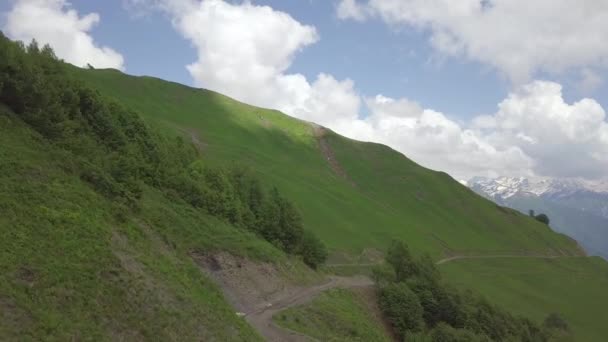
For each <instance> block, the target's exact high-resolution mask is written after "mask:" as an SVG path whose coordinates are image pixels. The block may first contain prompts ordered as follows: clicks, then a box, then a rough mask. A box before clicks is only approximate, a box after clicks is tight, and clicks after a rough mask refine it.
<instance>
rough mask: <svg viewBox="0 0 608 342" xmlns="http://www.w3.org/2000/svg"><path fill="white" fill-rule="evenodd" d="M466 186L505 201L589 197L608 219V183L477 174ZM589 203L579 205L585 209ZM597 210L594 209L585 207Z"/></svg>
mask: <svg viewBox="0 0 608 342" xmlns="http://www.w3.org/2000/svg"><path fill="white" fill-rule="evenodd" d="M466 185H467V186H469V187H470V188H471V189H473V190H475V191H476V192H478V193H480V194H482V195H484V196H485V197H489V198H491V199H493V200H497V201H504V200H506V199H508V198H511V197H513V196H537V197H543V198H549V199H554V200H557V199H560V198H563V199H568V198H572V197H577V198H579V199H580V198H581V197H588V198H592V199H594V200H597V201H598V202H599V203H597V204H599V205H596V207H597V208H595V209H597V211H598V214H600V215H602V216H604V217H606V218H608V182H605V181H599V182H590V181H583V180H572V179H555V178H554V179H536V180H532V179H528V178H524V177H498V178H484V177H473V178H471V179H470V180H469V181H467V182H466ZM584 202H585V203H579V204H581V205H580V206H579V205H575V206H576V207H579V208H580V209H583V207H584V204H589V203H586V202H589V201H584ZM585 209H586V210H593V209H592V208H585Z"/></svg>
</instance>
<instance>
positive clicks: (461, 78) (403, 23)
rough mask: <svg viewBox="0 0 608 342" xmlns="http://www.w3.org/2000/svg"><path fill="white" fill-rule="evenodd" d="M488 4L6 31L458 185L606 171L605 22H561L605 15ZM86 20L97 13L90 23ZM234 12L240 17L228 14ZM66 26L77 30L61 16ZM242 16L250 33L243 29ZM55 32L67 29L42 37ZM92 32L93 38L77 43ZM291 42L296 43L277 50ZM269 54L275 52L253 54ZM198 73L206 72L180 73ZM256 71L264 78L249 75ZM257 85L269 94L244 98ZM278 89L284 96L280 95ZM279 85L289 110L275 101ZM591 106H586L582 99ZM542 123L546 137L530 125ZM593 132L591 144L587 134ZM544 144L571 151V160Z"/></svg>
mask: <svg viewBox="0 0 608 342" xmlns="http://www.w3.org/2000/svg"><path fill="white" fill-rule="evenodd" d="M484 3H485V4H486V7H484V6H482V5H481V4H482V2H480V1H476V0H463V1H462V2H459V3H458V4H456V3H454V2H449V1H443V0H437V1H420V0H403V1H398V0H378V1H375V2H373V3H372V2H367V1H364V0H358V1H354V0H335V1H329V0H323V1H322V0H309V1H301V0H290V1H285V0H258V1H256V0H252V1H251V2H250V3H244V2H242V1H226V2H224V1H221V0H204V1H200V0H123V1H119V0H112V1H86V0H72V1H70V2H69V3H68V2H67V1H64V0H13V1H8V2H2V4H0V11H1V12H2V13H3V17H2V23H0V24H1V25H0V26H1V27H2V28H3V31H5V33H7V34H8V35H9V37H11V38H14V39H30V38H36V39H38V40H39V41H41V42H43V43H45V42H48V43H51V45H53V46H55V48H56V51H57V54H58V55H59V56H60V57H62V58H64V59H66V61H69V62H72V63H74V64H79V63H81V61H84V60H87V61H88V60H91V61H95V62H94V63H91V64H93V65H96V64H97V65H102V66H103V64H104V63H108V65H109V66H119V67H122V69H123V70H124V71H125V72H127V73H129V74H135V75H152V76H156V77H160V78H163V79H167V80H171V81H176V82H179V83H184V84H187V85H192V86H203V87H209V88H211V89H214V90H218V91H221V92H224V93H227V95H230V96H233V97H235V98H237V99H239V100H243V101H245V102H250V103H252V104H255V105H261V106H266V107H274V108H277V109H280V110H283V111H285V112H287V113H288V114H290V115H293V116H296V117H300V118H303V119H307V120H312V121H317V122H320V123H321V124H324V125H327V126H329V127H330V128H332V129H335V130H337V131H338V132H340V133H342V134H345V135H347V136H350V137H353V138H357V139H361V140H370V141H378V142H382V143H385V144H388V145H390V146H392V147H394V148H396V149H397V150H399V151H401V152H403V153H404V154H406V155H408V156H410V157H412V158H413V159H415V160H417V161H419V162H420V163H422V164H423V165H425V166H428V167H431V168H435V169H442V170H445V171H448V172H450V173H451V174H452V175H454V176H455V177H457V178H468V177H470V176H474V175H477V174H482V175H491V176H497V175H528V176H538V177H578V178H598V177H600V174H601V173H602V172H603V170H602V168H603V167H605V166H608V161H607V160H606V159H605V158H604V157H602V156H601V154H602V153H604V152H607V151H608V126H606V120H605V115H604V111H603V109H604V108H605V107H606V102H605V101H606V100H605V99H606V96H605V95H606V94H607V92H608V88H607V87H606V85H605V83H604V82H603V79H604V77H605V71H606V70H605V65H606V61H608V51H607V50H604V49H603V48H601V47H599V46H598V43H597V42H594V41H593V40H590V39H589V37H590V36H593V35H598V37H600V38H601V37H604V36H606V38H608V27H606V25H603V24H601V23H600V24H597V25H596V26H592V25H587V26H589V27H583V28H579V27H577V28H575V27H574V26H572V28H570V26H569V24H568V23H569V22H593V23H595V22H597V21H595V20H593V19H594V18H595V17H594V16H595V15H598V16H601V15H602V14H604V13H608V9H607V8H606V6H605V5H603V4H602V2H601V1H593V0H587V1H586V6H588V7H589V8H591V9H592V10H591V11H578V9H577V8H576V4H573V3H571V2H568V1H566V0H563V1H561V0H559V1H556V2H552V1H548V0H539V1H538V3H536V6H537V8H535V9H530V10H534V11H536V12H538V14H534V15H533V16H532V15H531V14H530V13H531V12H528V11H527V10H526V8H525V7H526V6H525V1H523V0H515V1H510V2H508V1H506V0H494V1H486V2H484ZM516 3H518V4H519V5H520V6H519V7H515V5H517V4H516ZM514 4H515V5H514ZM264 6H267V8H265V7H264ZM543 6H544V7H543ZM568 6H574V7H573V8H568ZM264 8H265V9H264ZM557 10H560V11H561V12H557ZM70 11H72V13H70ZM41 13H42V14H41ZM91 13H94V14H95V15H96V16H97V17H95V18H93V17H90V18H89V17H86V16H87V15H89V14H91ZM235 15H236V16H238V18H240V19H239V20H236V21H233V20H232V19H230V18H233V17H234V16H235ZM70 16H71V19H70V20H72V21H73V23H74V24H73V25H71V24H65V23H64V22H63V18H65V17H70ZM569 16H571V18H569ZM586 16H589V17H586ZM285 17H286V18H287V19H285ZM36 18H43V19H42V20H41V19H36ZM86 18H88V19H87V20H85V19H86ZM556 18H558V19H556ZM79 20H80V21H79ZM560 21H563V22H560ZM242 22H248V23H249V25H253V26H255V27H256V28H255V29H253V30H252V32H247V31H249V30H248V27H246V26H239V25H241V24H242ZM59 23H63V24H61V25H64V24H65V25H67V26H66V27H67V28H66V29H61V30H60V29H56V30H55V31H56V32H55V31H54V30H53V29H49V28H51V27H54V26H55V25H57V27H59V25H60V24H59ZM79 23H80V24H79ZM266 23H269V24H268V25H266ZM471 23H472V24H471ZM264 25H266V26H267V27H264ZM258 26H259V27H258ZM553 26H554V27H553ZM579 26H580V25H579ZM583 26H585V25H583ZM545 28H548V29H547V30H545ZM560 30H565V31H563V32H562V31H560ZM72 31H73V32H72ZM210 32H216V33H218V32H219V33H218V34H224V35H226V44H233V46H236V43H239V42H246V43H247V44H250V45H251V46H250V49H249V50H239V51H241V52H238V51H236V52H234V53H236V54H239V53H241V54H243V59H244V60H238V58H235V57H234V56H233V52H232V50H231V47H230V46H229V45H228V46H221V42H218V41H217V40H214V39H213V37H208V36H207V35H211V33H210ZM240 33H242V35H240ZM252 35H257V36H252ZM83 36H86V37H88V39H90V40H91V42H90V43H87V42H86V41H85V42H84V43H83V39H82V37H83ZM294 37H295V38H294ZM275 39H276V42H275V45H272V44H273V40H275ZM562 40H563V41H562ZM599 41H601V39H599V40H598V42H599ZM604 41H605V40H604ZM65 42H72V43H70V44H68V43H65ZM286 42H292V43H293V44H294V45H293V46H290V47H286V48H285V49H283V47H282V45H280V44H287V43H286ZM551 42H555V43H554V44H552V43H551ZM62 44H64V45H62ZM218 44H220V45H218ZM256 44H257V45H256ZM261 46H265V47H268V46H271V47H274V48H276V49H277V55H278V56H281V57H280V58H279V57H277V58H276V60H275V58H274V56H273V54H272V53H269V52H268V51H261V50H256V49H261ZM102 47H107V48H109V49H111V51H110V52H108V51H107V50H103V49H102ZM102 50H103V51H102ZM243 51H244V52H243ZM249 52H251V53H252V55H251V56H255V58H256V60H255V61H254V62H252V63H251V65H252V66H251V70H249V69H248V66H247V65H246V64H243V63H246V62H247V61H246V59H245V58H247V57H248V56H247V55H246V54H247V53H249ZM213 54H217V55H220V56H221V55H222V54H224V56H223V57H222V58H220V59H219V60H220V61H221V60H222V59H227V60H230V64H226V65H223V64H221V63H220V64H217V62H215V64H213V63H214V62H212V61H210V60H211V59H210V58H208V57H209V56H211V55H213ZM237 57H238V56H237ZM87 58H88V59H87ZM195 64H198V66H199V67H200V68H199V69H196V70H194V69H188V68H187V66H188V65H195ZM257 67H260V68H268V70H270V71H268V70H266V71H264V73H262V74H260V75H256V74H255V72H256V71H254V70H259V68H257ZM222 68H223V70H224V71H226V70H228V71H230V70H234V72H235V73H238V74H240V75H247V76H246V77H248V75H250V74H251V75H253V76H251V79H247V80H246V82H249V83H251V84H252V87H251V88H247V86H246V85H243V84H237V83H238V79H235V78H231V77H228V78H226V74H225V73H224V74H220V73H219V71H218V72H217V74H213V72H215V70H221V69H222ZM320 73H324V76H323V77H319V74H320ZM294 76H295V77H294ZM300 76H303V77H300ZM348 80H350V81H352V82H350V81H348ZM244 82H245V81H244ZM256 82H257V83H256ZM268 82H270V83H268ZM273 87H275V88H276V89H275V88H273ZM256 88H268V89H270V90H269V91H268V92H267V93H266V94H251V92H252V91H254V90H255V89H256ZM284 88H289V89H290V90H289V91H286V93H285V95H281V94H283V93H282V91H284ZM292 88H293V89H292ZM272 89H275V90H276V91H279V92H280V93H279V94H278V95H277V96H282V97H283V98H284V100H280V101H279V100H275V99H272ZM324 94H327V96H324ZM291 97H293V101H292V100H291ZM586 97H589V98H590V101H591V102H592V103H587V102H584V103H582V104H581V103H579V102H577V101H580V100H581V99H583V98H586ZM500 103H502V104H503V105H501V106H500V107H499V104H500ZM539 104H540V105H539ZM546 120H548V121H550V122H549V124H548V125H547V128H546V129H544V130H539V129H537V128H535V127H534V125H537V124H538V123H539V122H545V121H546ZM573 127H574V128H573ZM547 129H549V130H551V131H552V132H553V131H554V133H552V134H547V132H545V131H546V130H547ZM590 130H591V131H590ZM588 131H589V135H592V136H593V137H594V138H593V139H586V140H585V139H581V138H580V137H581V135H586V134H587V132H588ZM583 140H585V141H583ZM551 144H554V145H555V146H562V147H561V148H563V146H566V149H565V151H563V153H564V154H563V158H562V157H561V156H560V155H556V153H555V148H553V150H552V149H551V148H550V147H551ZM541 145H542V146H545V148H540V147H539V146H541ZM581 153H582V154H583V156H581ZM572 158H574V159H577V158H581V160H580V162H578V163H574V164H577V165H581V166H580V167H572V164H573V163H572Z"/></svg>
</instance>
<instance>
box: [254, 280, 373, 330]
mask: <svg viewBox="0 0 608 342" xmlns="http://www.w3.org/2000/svg"><path fill="white" fill-rule="evenodd" d="M373 285H374V283H373V281H372V280H371V279H369V278H367V277H364V276H354V277H338V276H332V277H329V280H328V281H327V282H326V283H323V284H320V285H316V286H312V287H307V288H303V289H302V290H300V291H298V292H297V293H295V294H292V295H289V296H286V297H283V298H276V299H275V300H274V301H270V302H269V303H268V304H266V307H264V308H262V309H258V310H255V311H253V312H248V313H245V319H246V320H247V322H249V324H251V325H252V326H253V327H254V328H255V329H256V330H257V331H258V332H259V333H260V335H262V336H263V337H264V338H265V339H266V341H272V342H275V341H276V342H283V341H285V342H287V341H314V339H312V338H311V337H308V336H306V335H303V334H300V333H298V332H295V331H292V330H289V329H285V328H282V327H280V326H278V325H277V324H275V323H274V322H273V321H272V316H274V315H275V314H276V313H278V312H279V311H282V310H285V309H288V308H291V307H294V306H298V305H302V304H306V303H308V302H310V301H312V300H313V299H314V298H315V297H316V296H318V295H319V294H320V293H322V292H324V291H327V290H331V289H335V288H342V289H350V288H358V287H370V286H373Z"/></svg>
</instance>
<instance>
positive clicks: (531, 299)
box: [440, 258, 608, 341]
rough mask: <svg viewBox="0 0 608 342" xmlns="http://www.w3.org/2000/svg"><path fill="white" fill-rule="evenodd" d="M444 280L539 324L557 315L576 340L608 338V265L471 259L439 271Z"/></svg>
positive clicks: (571, 260) (597, 261)
mask: <svg viewBox="0 0 608 342" xmlns="http://www.w3.org/2000/svg"><path fill="white" fill-rule="evenodd" d="M440 268H441V270H442V271H443V272H444V274H445V276H446V278H447V279H448V280H449V281H450V282H452V283H453V284H457V285H458V286H460V287H462V288H469V289H475V290H476V291H479V292H480V293H482V294H483V295H485V296H486V297H487V298H490V299H491V300H492V301H494V302H496V303H498V304H500V305H502V306H503V307H504V308H507V309H509V310H511V311H512V312H515V313H519V314H523V315H526V316H528V317H530V318H532V319H535V320H537V321H541V320H542V319H543V318H544V317H546V315H547V313H548V312H559V313H561V314H562V315H563V316H564V317H565V318H566V320H567V321H568V322H569V324H570V326H571V328H572V330H573V332H574V337H575V340H576V341H605V340H606V337H608V325H606V304H608V293H607V292H606V289H607V288H608V264H607V263H606V262H605V261H604V260H602V259H600V258H560V259H554V260H539V259H518V260H517V261H515V260H513V259H470V260H459V261H457V262H451V263H447V264H443V265H441V266H440Z"/></svg>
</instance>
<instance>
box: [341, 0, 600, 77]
mask: <svg viewBox="0 0 608 342" xmlns="http://www.w3.org/2000/svg"><path fill="white" fill-rule="evenodd" d="M341 8H354V9H355V10H352V11H345V10H344V11H342V12H338V16H339V17H341V18H353V19H357V20H362V19H363V18H365V14H367V17H369V16H377V17H379V18H382V19H383V20H384V21H386V22H387V23H389V24H391V25H406V26H410V27H414V28H417V29H421V30H425V31H428V32H430V43H431V45H432V46H433V47H434V48H435V49H436V50H437V51H439V52H441V53H443V54H445V55H448V56H464V57H466V58H469V59H471V60H475V61H479V62H482V63H485V64H488V65H491V66H493V67H495V68H496V69H497V70H499V71H500V72H502V73H504V74H505V75H506V76H508V77H509V78H510V79H511V80H512V81H513V82H514V83H516V84H522V83H526V82H527V81H528V80H529V79H530V78H531V77H533V76H534V74H535V73H537V72H549V73H560V72H563V71H567V70H568V69H571V68H574V69H584V68H585V67H590V66H595V67H605V66H606V62H607V59H608V45H607V44H603V43H602V42H605V41H607V40H608V2H607V1H604V0H583V1H576V2H573V1H570V0H535V1H529V0H486V1H480V0H458V1H453V0H367V1H365V2H361V3H359V4H357V3H355V2H354V1H353V0H342V1H341V2H340V4H339V5H338V9H341Z"/></svg>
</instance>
